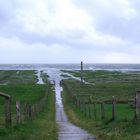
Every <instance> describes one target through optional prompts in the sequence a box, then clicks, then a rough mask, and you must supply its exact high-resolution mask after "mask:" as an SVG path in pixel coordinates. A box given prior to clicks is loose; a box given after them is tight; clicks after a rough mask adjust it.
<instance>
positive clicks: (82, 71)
mask: <svg viewBox="0 0 140 140" xmlns="http://www.w3.org/2000/svg"><path fill="white" fill-rule="evenodd" d="M81 84H83V62H82V61H81Z"/></svg>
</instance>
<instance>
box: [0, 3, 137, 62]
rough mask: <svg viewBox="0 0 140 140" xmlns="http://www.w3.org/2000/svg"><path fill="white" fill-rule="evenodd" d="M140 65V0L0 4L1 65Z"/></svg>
mask: <svg viewBox="0 0 140 140" xmlns="http://www.w3.org/2000/svg"><path fill="white" fill-rule="evenodd" d="M81 60H82V61H84V62H88V63H140V0H0V63H79V62H80V61H81Z"/></svg>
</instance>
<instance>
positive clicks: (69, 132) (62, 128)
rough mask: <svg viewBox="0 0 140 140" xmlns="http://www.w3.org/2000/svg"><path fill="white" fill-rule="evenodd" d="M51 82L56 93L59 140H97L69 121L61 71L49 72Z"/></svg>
mask: <svg viewBox="0 0 140 140" xmlns="http://www.w3.org/2000/svg"><path fill="white" fill-rule="evenodd" d="M47 74H48V75H49V76H50V80H51V81H53V83H54V86H55V93H56V121H57V124H58V126H59V139H58V140H95V138H94V137H93V136H92V135H90V134H89V133H87V132H86V131H85V130H83V129H81V128H79V127H77V126H75V125H73V124H72V123H70V122H69V121H68V118H67V116H66V114H65V112H64V108H63V104H62V98H61V91H62V87H61V86H60V80H61V77H60V71H58V70H55V69H53V71H51V72H50V71H48V72H47Z"/></svg>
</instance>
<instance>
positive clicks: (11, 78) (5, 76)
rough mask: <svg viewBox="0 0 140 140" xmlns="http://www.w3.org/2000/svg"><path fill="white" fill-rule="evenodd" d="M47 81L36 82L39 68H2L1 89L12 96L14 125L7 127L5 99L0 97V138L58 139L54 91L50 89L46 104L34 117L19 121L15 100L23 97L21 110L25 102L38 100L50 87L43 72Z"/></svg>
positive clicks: (36, 101) (0, 139)
mask: <svg viewBox="0 0 140 140" xmlns="http://www.w3.org/2000/svg"><path fill="white" fill-rule="evenodd" d="M41 76H42V78H43V79H44V81H45V83H46V84H44V85H37V84H36V82H37V77H36V71H32V70H27V71H24V70H22V71H16V70H8V71H0V92H4V93H6V94H8V95H10V96H11V97H12V108H11V109H12V127H11V128H5V120H4V99H3V98H2V97H1V98H0V140H9V139H11V140H56V139H57V137H58V135H57V125H56V122H55V95H54V92H53V91H51V93H50V94H49V98H48V99H47V102H46V104H45V106H44V108H43V111H41V112H39V114H38V115H37V116H35V117H34V119H33V120H32V121H22V122H21V123H20V124H17V123H16V119H15V116H16V110H15V108H16V107H15V105H16V101H17V100H18V101H20V104H21V110H22V105H23V104H24V103H28V104H30V105H33V104H35V103H38V102H39V101H40V100H41V99H42V98H43V97H44V95H45V92H46V89H47V88H48V77H47V75H45V74H44V75H41Z"/></svg>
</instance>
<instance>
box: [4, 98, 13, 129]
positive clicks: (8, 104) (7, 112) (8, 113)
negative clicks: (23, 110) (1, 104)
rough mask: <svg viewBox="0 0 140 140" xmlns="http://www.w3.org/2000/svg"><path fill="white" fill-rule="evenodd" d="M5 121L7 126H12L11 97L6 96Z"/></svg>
mask: <svg viewBox="0 0 140 140" xmlns="http://www.w3.org/2000/svg"><path fill="white" fill-rule="evenodd" d="M5 123H6V127H10V126H11V124H12V120H11V97H10V98H5Z"/></svg>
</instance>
